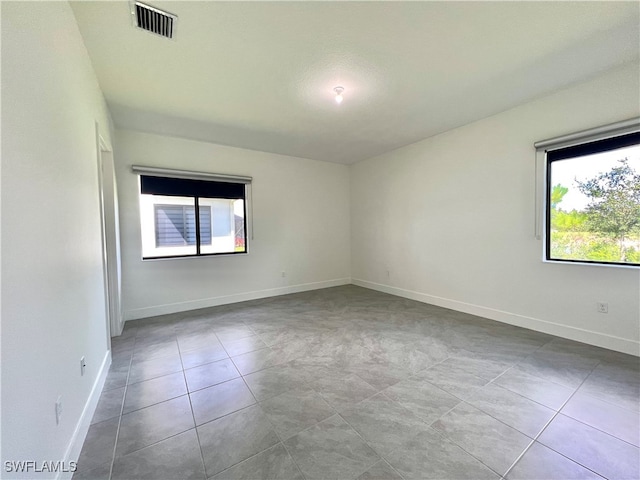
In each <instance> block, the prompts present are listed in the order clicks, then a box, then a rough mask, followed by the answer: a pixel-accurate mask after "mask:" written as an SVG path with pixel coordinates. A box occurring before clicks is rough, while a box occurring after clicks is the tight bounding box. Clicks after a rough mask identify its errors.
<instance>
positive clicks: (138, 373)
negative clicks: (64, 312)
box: [128, 355, 182, 383]
mask: <svg viewBox="0 0 640 480" xmlns="http://www.w3.org/2000/svg"><path fill="white" fill-rule="evenodd" d="M181 371H182V362H181V361H180V355H169V356H167V357H158V358H154V359H151V360H145V361H140V362H133V363H132V364H131V371H130V372H129V380H128V381H129V383H137V382H141V381H143V380H150V379H152V378H155V377H161V376H163V375H168V374H170V373H176V372H181Z"/></svg>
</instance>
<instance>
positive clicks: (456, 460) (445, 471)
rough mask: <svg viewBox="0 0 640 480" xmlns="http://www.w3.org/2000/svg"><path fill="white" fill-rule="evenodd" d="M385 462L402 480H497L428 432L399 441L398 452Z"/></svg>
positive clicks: (454, 448) (497, 477) (466, 454)
mask: <svg viewBox="0 0 640 480" xmlns="http://www.w3.org/2000/svg"><path fill="white" fill-rule="evenodd" d="M386 459H387V461H388V462H389V463H390V464H391V465H392V466H393V467H394V468H395V469H396V470H397V471H398V472H400V474H401V475H402V477H403V478H405V479H434V480H446V479H459V480H468V479H474V480H476V479H491V480H499V478H500V476H499V475H497V474H496V473H495V472H493V471H491V470H490V469H489V468H487V466H486V465H483V464H482V463H481V462H479V461H478V460H477V459H475V458H473V457H472V456H471V455H469V454H468V453H467V452H465V451H464V450H463V449H461V448H460V447H459V446H457V445H455V444H454V443H452V442H450V441H449V440H447V439H445V438H443V437H442V436H441V435H440V434H439V433H437V432H436V431H435V430H433V429H431V428H430V429H428V430H425V431H423V432H420V433H419V434H418V435H417V436H414V437H413V438H409V437H407V438H404V439H401V442H400V446H399V448H397V449H396V450H395V451H394V452H393V453H391V454H390V455H388V456H387V457H386Z"/></svg>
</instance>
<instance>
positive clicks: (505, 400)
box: [468, 383, 556, 438]
mask: <svg viewBox="0 0 640 480" xmlns="http://www.w3.org/2000/svg"><path fill="white" fill-rule="evenodd" d="M468 402H469V403H471V404H472V405H473V406H475V407H477V408H479V409H480V410H482V411H483V412H484V413H488V414H489V415H491V416H492V417H493V418H496V419H498V420H500V421H501V422H503V423H506V424H507V425H509V426H510V427H513V428H515V429H516V430H519V431H520V432H522V433H524V434H525V435H527V436H529V437H531V438H535V436H536V435H538V434H539V433H540V432H541V431H542V429H543V428H544V426H545V425H546V424H547V422H549V420H551V418H552V417H553V416H554V415H555V413H556V411H555V410H552V409H550V408H547V407H545V406H543V405H540V404H539V403H536V402H534V401H533V400H529V399H527V398H525V397H523V396H521V395H518V394H517V393H514V392H512V391H510V390H507V389H505V388H502V387H500V386H498V385H495V384H493V383H490V384H489V385H486V386H484V387H482V388H480V389H478V390H477V391H476V392H475V393H474V395H473V397H472V398H471V399H470V400H468Z"/></svg>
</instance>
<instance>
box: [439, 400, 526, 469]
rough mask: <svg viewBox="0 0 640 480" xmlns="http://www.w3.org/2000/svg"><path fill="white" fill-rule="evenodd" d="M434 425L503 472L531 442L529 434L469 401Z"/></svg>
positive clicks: (474, 454) (482, 460) (493, 467)
mask: <svg viewBox="0 0 640 480" xmlns="http://www.w3.org/2000/svg"><path fill="white" fill-rule="evenodd" d="M433 427H434V428H435V429H436V430H438V431H439V432H441V433H442V434H444V436H446V437H447V438H448V439H450V440H451V441H453V442H454V443H456V444H457V445H459V446H460V447H462V448H463V449H464V450H465V451H467V452H469V453H470V454H471V455H473V456H474V457H476V458H477V459H478V460H480V461H481V462H482V463H484V464H485V465H487V466H488V467H489V468H491V469H492V470H493V471H495V472H497V473H499V474H500V475H504V474H505V473H506V472H507V470H508V469H509V467H510V466H511V465H512V463H513V462H514V461H515V460H516V459H517V458H518V456H519V455H520V454H521V453H522V452H523V451H524V450H525V449H526V448H527V446H528V445H529V443H531V439H530V438H529V437H527V436H525V435H523V434H522V433H520V432H518V431H517V430H515V429H514V428H511V427H509V426H507V425H505V424H504V423H501V422H499V421H498V420H496V419H495V418H493V417H491V416H489V415H487V414H486V413H484V412H482V411H480V410H478V409H477V408H475V407H472V406H470V405H466V404H461V405H458V406H457V407H456V408H454V409H453V410H452V411H451V412H449V413H448V414H446V415H445V416H444V417H442V418H441V419H440V420H438V421H437V422H435V423H434V424H433ZM497 445H500V447H497Z"/></svg>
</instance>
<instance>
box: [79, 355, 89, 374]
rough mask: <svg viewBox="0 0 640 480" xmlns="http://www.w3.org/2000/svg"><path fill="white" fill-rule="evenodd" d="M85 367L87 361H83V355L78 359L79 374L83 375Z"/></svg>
mask: <svg viewBox="0 0 640 480" xmlns="http://www.w3.org/2000/svg"><path fill="white" fill-rule="evenodd" d="M85 368H87V362H85V361H84V357H82V358H81V359H80V376H81V377H82V376H84V370H85Z"/></svg>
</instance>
